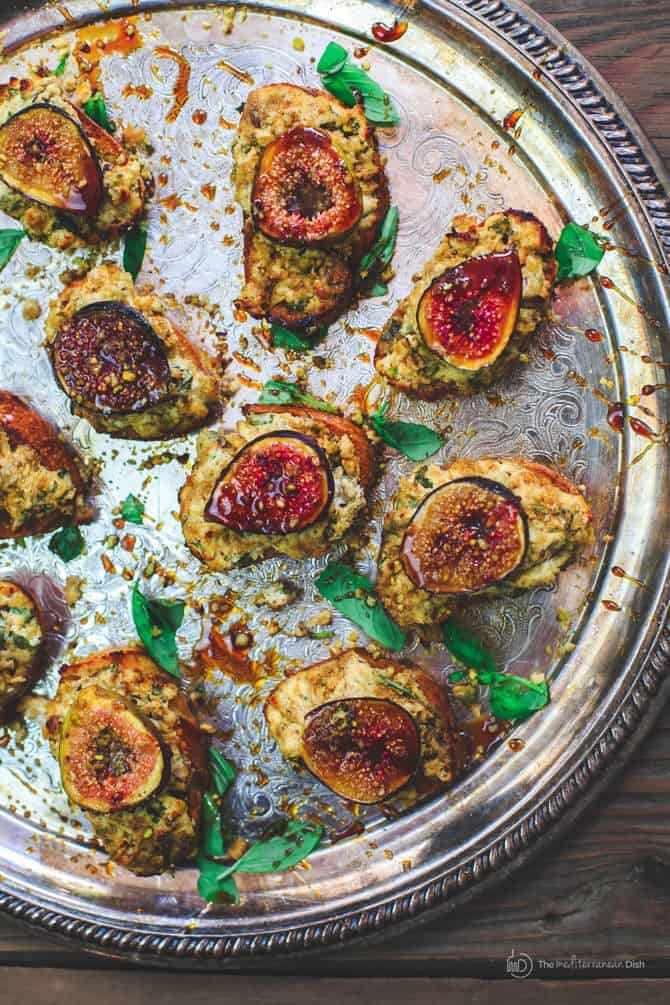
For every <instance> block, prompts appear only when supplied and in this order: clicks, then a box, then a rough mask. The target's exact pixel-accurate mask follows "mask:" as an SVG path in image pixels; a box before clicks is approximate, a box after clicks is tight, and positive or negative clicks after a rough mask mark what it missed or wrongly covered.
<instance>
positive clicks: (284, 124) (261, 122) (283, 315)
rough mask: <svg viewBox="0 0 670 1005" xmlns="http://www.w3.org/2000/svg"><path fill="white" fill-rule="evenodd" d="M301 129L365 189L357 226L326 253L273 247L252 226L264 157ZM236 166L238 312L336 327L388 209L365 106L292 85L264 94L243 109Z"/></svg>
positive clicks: (273, 243) (276, 86)
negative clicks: (240, 272)
mask: <svg viewBox="0 0 670 1005" xmlns="http://www.w3.org/2000/svg"><path fill="white" fill-rule="evenodd" d="M296 126H303V127H307V128H309V129H315V130H320V131H321V132H323V133H324V134H326V135H327V136H328V138H329V139H330V141H331V143H332V145H333V146H334V147H335V149H336V150H337V152H338V153H339V154H340V156H341V157H342V159H343V160H344V162H345V163H346V165H347V167H348V168H349V170H350V171H351V174H352V175H353V177H354V178H355V179H356V182H357V184H358V186H359V188H360V193H361V199H362V206H363V210H362V214H361V217H360V219H359V220H358V223H357V224H356V225H355V226H354V227H353V228H352V229H350V230H348V231H347V232H346V234H343V236H342V237H341V239H340V240H337V241H334V242H332V243H331V244H329V245H328V247H312V246H309V247H308V246H306V245H303V246H293V245H290V244H287V243H281V242H280V241H277V240H271V239H269V238H267V237H266V236H265V235H264V234H263V233H262V232H261V231H260V230H259V229H258V228H257V227H256V225H255V223H254V219H253V212H252V210H253V207H252V189H253V186H254V181H255V178H256V174H257V171H258V168H259V163H260V160H261V157H262V155H263V151H264V150H265V148H266V147H268V145H269V144H270V143H272V142H273V141H274V140H276V139H278V138H279V137H280V136H283V135H285V134H286V133H288V132H289V131H290V130H291V129H294V128H295V127H296ZM233 161H234V178H235V194H236V198H237V201H238V202H239V203H240V205H241V207H242V209H243V211H244V221H245V222H244V261H245V285H244V288H243V290H242V293H241V295H240V297H239V299H238V301H237V302H238V305H239V307H241V308H242V309H243V310H246V311H248V312H249V313H250V314H251V315H252V316H253V317H257V318H266V319H267V320H268V321H272V322H277V323H278V324H282V325H286V326H287V327H289V328H294V329H304V328H308V329H309V328H314V327H316V326H319V325H323V324H329V323H330V322H332V321H334V320H335V319H336V318H337V317H338V316H339V315H340V314H342V313H343V312H344V310H345V309H346V308H347V307H348V306H349V304H350V303H351V301H352V299H353V297H354V294H355V292H356V288H357V272H358V263H359V262H360V260H361V258H362V256H363V255H364V254H365V253H366V251H368V250H369V249H370V247H371V246H372V245H373V244H374V242H375V240H376V238H377V235H378V233H379V228H380V226H381V223H382V221H383V219H384V216H385V215H386V211H387V209H388V206H389V194H388V182H387V179H386V175H385V172H384V168H383V165H382V161H381V157H380V155H379V149H378V145H377V139H376V135H375V132H374V130H373V129H372V127H371V126H370V125H369V124H368V122H367V121H366V119H365V115H364V113H363V109H362V107H361V106H360V105H355V106H354V107H353V108H348V107H347V106H346V105H343V104H342V103H341V102H340V101H338V100H337V99H335V98H333V97H332V96H331V95H330V94H328V93H327V92H325V91H319V90H314V89H309V88H304V87H298V86H297V85H295V84H268V85H266V86H264V87H259V88H257V89H256V90H254V91H252V92H251V93H250V94H249V96H248V98H247V101H246V104H245V106H244V110H243V112H242V117H241V119H240V124H239V127H238V133H237V137H236V139H235V143H234V145H233Z"/></svg>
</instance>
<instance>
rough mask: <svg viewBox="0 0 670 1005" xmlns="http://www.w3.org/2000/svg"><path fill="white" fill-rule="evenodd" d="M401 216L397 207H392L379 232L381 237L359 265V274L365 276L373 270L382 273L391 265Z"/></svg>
mask: <svg viewBox="0 0 670 1005" xmlns="http://www.w3.org/2000/svg"><path fill="white" fill-rule="evenodd" d="M399 219H400V214H399V213H398V207H397V206H391V208H390V209H389V210H388V212H387V213H386V216H385V217H384V220H383V223H382V225H381V228H380V230H379V237H378V238H377V240H376V241H375V243H374V244H373V245H372V247H371V248H370V250H369V251H368V252H367V254H365V255H363V257H362V258H361V262H360V265H359V267H358V268H359V272H360V274H361V275H362V276H363V277H364V278H365V276H366V275H367V274H368V272H370V271H371V270H372V269H373V268H374V269H377V270H379V271H382V270H383V269H385V268H386V266H387V265H388V264H389V263H390V261H391V259H392V258H393V253H394V252H395V246H396V241H397V239H398V221H399Z"/></svg>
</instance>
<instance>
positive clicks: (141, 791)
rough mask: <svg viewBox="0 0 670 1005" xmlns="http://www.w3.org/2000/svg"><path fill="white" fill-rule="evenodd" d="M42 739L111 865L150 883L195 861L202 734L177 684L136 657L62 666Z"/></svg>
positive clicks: (120, 654) (117, 655)
mask: <svg viewBox="0 0 670 1005" xmlns="http://www.w3.org/2000/svg"><path fill="white" fill-rule="evenodd" d="M44 731H45V735H46V737H47V739H48V740H49V742H50V745H51V748H52V750H53V753H54V756H55V757H57V759H58V763H59V766H60V773H61V781H62V784H63V788H64V790H65V792H66V794H67V796H68V798H69V799H70V801H71V802H72V803H73V804H74V805H76V806H78V807H80V808H81V809H82V810H83V811H84V812H85V813H86V816H87V817H88V819H89V820H90V822H91V824H92V826H93V831H94V835H95V838H96V839H97V841H98V842H99V843H100V844H101V845H102V847H103V849H104V850H105V852H106V853H107V854H108V855H109V857H110V858H111V859H112V860H113V861H115V862H118V864H119V865H122V866H125V868H126V869H129V870H130V871H131V872H134V873H137V875H140V876H149V875H154V874H156V873H162V872H165V871H166V870H169V869H172V868H173V867H174V866H176V865H179V864H180V863H182V862H186V861H190V860H191V859H193V858H194V857H195V855H196V853H197V851H198V843H199V831H200V817H201V806H202V796H203V793H204V792H205V790H206V788H207V785H208V767H207V743H206V739H205V734H204V733H203V732H202V731H201V730H200V727H199V725H198V721H197V719H196V718H195V715H194V714H193V711H192V709H191V707H190V705H189V703H188V701H187V699H186V697H185V696H184V694H183V692H182V691H181V690H180V688H179V682H178V681H177V680H175V678H174V677H171V676H170V675H169V674H167V673H165V672H164V671H163V670H161V669H160V667H159V666H158V665H157V664H155V663H154V662H153V660H152V659H150V657H149V656H148V655H147V654H146V653H145V652H144V650H142V649H133V648H127V649H109V650H106V651H105V652H100V653H94V654H93V655H92V656H88V657H86V658H85V659H80V660H77V661H76V662H75V663H71V664H69V665H68V666H65V667H63V669H62V671H61V677H60V683H59V685H58V691H57V692H56V696H55V697H54V698H53V699H52V700H51V701H50V702H49V708H48V712H47V719H46V722H45V727H44Z"/></svg>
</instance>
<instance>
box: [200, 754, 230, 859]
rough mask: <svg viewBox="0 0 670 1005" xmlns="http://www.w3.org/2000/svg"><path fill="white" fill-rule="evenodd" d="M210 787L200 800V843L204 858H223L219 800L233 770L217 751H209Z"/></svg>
mask: <svg viewBox="0 0 670 1005" xmlns="http://www.w3.org/2000/svg"><path fill="white" fill-rule="evenodd" d="M209 776H210V780H211V785H210V788H209V789H208V791H207V792H206V793H205V795H204V796H203V800H202V842H201V847H200V851H201V853H202V854H203V855H204V856H205V857H206V858H223V856H224V855H225V852H226V848H225V842H224V837H223V831H222V829H221V799H222V798H223V796H225V794H226V792H227V791H228V788H229V787H230V785H231V784H232V782H233V781H234V780H235V769H234V768H233V766H232V764H230V762H229V761H227V760H226V758H225V757H224V756H223V754H221V753H220V752H219V751H218V750H212V749H210V751H209Z"/></svg>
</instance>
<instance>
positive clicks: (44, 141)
mask: <svg viewBox="0 0 670 1005" xmlns="http://www.w3.org/2000/svg"><path fill="white" fill-rule="evenodd" d="M0 178H2V180H3V181H4V182H5V184H7V185H9V187H10V188H12V189H14V190H15V191H16V192H19V193H20V194H21V195H24V196H25V197H26V198H27V199H33V200H34V201H35V202H39V203H42V204H43V205H45V206H51V207H52V208H53V209H59V210H62V211H64V212H66V213H76V214H79V215H82V216H89V217H93V216H95V215H96V214H97V212H98V210H99V208H100V202H101V200H102V175H101V173H100V167H99V165H98V161H97V158H96V156H95V153H94V151H93V147H92V146H91V144H90V143H89V141H88V139H87V138H86V135H85V133H84V132H83V130H82V129H81V128H80V126H79V125H78V124H77V122H75V120H74V119H73V118H71V117H70V116H69V115H67V113H66V112H64V111H63V110H62V109H60V108H56V107H55V106H54V105H48V104H35V105H29V106H28V107H27V108H24V109H22V110H21V111H20V112H17V113H16V115H12V117H11V118H10V119H8V120H7V121H6V122H5V123H4V124H3V125H2V126H0Z"/></svg>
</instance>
